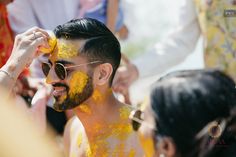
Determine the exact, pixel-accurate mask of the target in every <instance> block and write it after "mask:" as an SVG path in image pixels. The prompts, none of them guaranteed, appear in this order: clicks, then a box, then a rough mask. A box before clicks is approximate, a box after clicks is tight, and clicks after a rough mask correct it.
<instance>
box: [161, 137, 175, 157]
mask: <svg viewBox="0 0 236 157" xmlns="http://www.w3.org/2000/svg"><path fill="white" fill-rule="evenodd" d="M156 148H157V149H156V150H157V152H156V153H157V154H163V156H165V157H174V156H175V155H176V153H177V152H176V146H175V143H174V141H173V140H172V139H171V138H169V137H163V138H159V139H158V141H157V145H156Z"/></svg>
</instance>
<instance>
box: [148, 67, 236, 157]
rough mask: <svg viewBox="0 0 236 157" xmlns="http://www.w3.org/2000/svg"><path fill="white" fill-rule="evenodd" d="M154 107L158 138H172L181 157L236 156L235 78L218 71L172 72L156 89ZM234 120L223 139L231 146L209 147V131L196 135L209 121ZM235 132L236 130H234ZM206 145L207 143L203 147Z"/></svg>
mask: <svg viewBox="0 0 236 157" xmlns="http://www.w3.org/2000/svg"><path fill="white" fill-rule="evenodd" d="M150 103H151V108H152V110H153V113H154V117H155V124H156V128H157V130H158V131H157V132H155V137H156V138H157V139H158V138H160V137H162V136H167V137H171V138H172V139H173V141H174V143H175V145H176V147H177V151H178V153H179V154H180V156H181V157H199V156H201V157H233V156H236V137H235V132H234V133H233V130H232V129H229V128H230V127H231V126H232V125H235V116H232V113H231V112H232V110H233V108H235V106H236V90H235V83H234V81H233V80H232V79H231V78H230V77H228V76H227V75H225V74H224V73H222V72H220V71H217V70H188V71H180V72H174V73H171V74H168V75H166V76H164V77H162V78H161V79H159V80H158V81H157V82H156V83H155V85H154V88H153V89H152V92H151V97H150ZM230 117H231V119H230V121H228V122H227V124H226V128H225V129H224V130H223V133H222V134H221V137H220V139H217V140H218V141H219V140H222V139H224V143H225V144H226V145H227V147H224V146H222V147H217V145H216V144H215V145H214V147H213V148H211V149H207V147H208V146H207V143H204V142H206V140H205V139H206V138H209V139H210V138H211V137H210V136H209V134H208V132H206V133H205V136H203V137H202V138H200V139H197V138H196V136H197V135H198V133H199V132H200V131H201V130H202V129H203V128H204V127H206V126H207V124H208V123H210V122H212V121H215V120H219V119H229V118H230ZM234 131H235V130H234ZM203 144H206V145H204V146H203Z"/></svg>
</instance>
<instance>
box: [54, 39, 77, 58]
mask: <svg viewBox="0 0 236 157" xmlns="http://www.w3.org/2000/svg"><path fill="white" fill-rule="evenodd" d="M57 47H58V54H57V55H58V58H59V59H71V58H72V57H75V56H77V55H78V52H77V50H76V48H75V46H74V45H72V44H65V43H58V45H57Z"/></svg>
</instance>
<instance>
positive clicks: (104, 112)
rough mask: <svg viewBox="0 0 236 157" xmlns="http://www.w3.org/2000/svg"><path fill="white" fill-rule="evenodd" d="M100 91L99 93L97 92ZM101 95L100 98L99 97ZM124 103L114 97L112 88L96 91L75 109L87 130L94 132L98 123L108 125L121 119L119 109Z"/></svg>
mask: <svg viewBox="0 0 236 157" xmlns="http://www.w3.org/2000/svg"><path fill="white" fill-rule="evenodd" d="M97 92H99V93H97ZM99 97H100V98H99ZM122 106H123V105H122V104H121V103H120V102H119V101H118V100H117V99H116V98H115V97H114V95H113V93H112V91H111V90H107V91H105V92H100V91H95V92H94V94H93V96H91V97H90V98H89V99H88V100H87V101H85V102H84V103H83V104H81V105H80V106H78V107H77V108H75V109H74V112H75V114H76V116H77V117H78V118H79V119H80V121H81V122H82V124H83V126H84V128H85V130H86V131H88V132H90V130H91V131H92V132H93V127H94V126H96V125H100V124H102V125H101V126H104V127H105V126H106V124H107V125H109V124H112V123H114V122H117V121H119V118H120V117H119V109H120V108H121V107H122Z"/></svg>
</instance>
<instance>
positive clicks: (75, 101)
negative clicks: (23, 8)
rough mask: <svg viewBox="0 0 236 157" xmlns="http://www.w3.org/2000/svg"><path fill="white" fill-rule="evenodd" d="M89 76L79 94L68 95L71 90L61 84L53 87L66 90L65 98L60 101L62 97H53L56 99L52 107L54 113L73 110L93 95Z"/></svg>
mask: <svg viewBox="0 0 236 157" xmlns="http://www.w3.org/2000/svg"><path fill="white" fill-rule="evenodd" d="M92 80H93V79H92V77H91V75H89V76H88V80H87V83H86V85H85V87H84V89H83V91H82V92H81V93H76V94H73V95H71V94H70V95H69V91H70V90H71V89H70V87H69V86H68V85H66V84H62V83H56V84H54V85H53V86H54V87H64V88H65V89H66V96H64V97H65V98H64V99H62V97H63V96H54V97H55V99H56V102H55V103H54V105H53V108H54V109H55V110H56V111H65V110H69V109H73V108H75V107H77V106H79V105H80V104H82V103H83V102H84V101H86V100H87V99H88V98H89V97H91V96H92V94H93V91H94V89H93V81H92Z"/></svg>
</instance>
